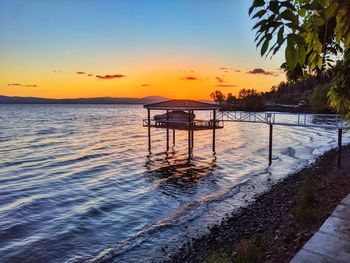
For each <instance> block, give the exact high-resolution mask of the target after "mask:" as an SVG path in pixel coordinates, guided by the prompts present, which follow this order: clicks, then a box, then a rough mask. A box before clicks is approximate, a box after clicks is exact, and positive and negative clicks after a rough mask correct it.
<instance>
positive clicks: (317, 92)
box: [309, 83, 332, 113]
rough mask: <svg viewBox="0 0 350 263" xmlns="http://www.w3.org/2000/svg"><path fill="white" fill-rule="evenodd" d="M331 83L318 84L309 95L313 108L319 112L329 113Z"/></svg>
mask: <svg viewBox="0 0 350 263" xmlns="http://www.w3.org/2000/svg"><path fill="white" fill-rule="evenodd" d="M331 85H332V84H331V83H325V84H320V85H317V86H316V87H315V88H314V89H313V90H312V93H311V95H310V97H309V101H310V104H311V107H312V110H313V111H314V112H317V113H328V112H329V107H328V92H329V90H330V88H331Z"/></svg>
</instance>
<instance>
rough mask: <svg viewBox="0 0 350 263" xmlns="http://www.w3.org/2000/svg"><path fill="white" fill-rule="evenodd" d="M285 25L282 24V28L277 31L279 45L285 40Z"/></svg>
mask: <svg viewBox="0 0 350 263" xmlns="http://www.w3.org/2000/svg"><path fill="white" fill-rule="evenodd" d="M283 33H284V27H283V26H282V27H281V28H280V30H278V33H277V43H278V45H280V46H281V45H282V43H283V42H284V34H283Z"/></svg>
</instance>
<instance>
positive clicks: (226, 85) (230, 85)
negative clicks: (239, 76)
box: [215, 84, 237, 88]
mask: <svg viewBox="0 0 350 263" xmlns="http://www.w3.org/2000/svg"><path fill="white" fill-rule="evenodd" d="M215 87H221V88H232V87H237V85H235V84H218V85H215Z"/></svg>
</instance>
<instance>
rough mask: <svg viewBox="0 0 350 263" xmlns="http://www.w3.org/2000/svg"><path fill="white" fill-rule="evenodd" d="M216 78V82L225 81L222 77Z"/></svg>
mask: <svg viewBox="0 0 350 263" xmlns="http://www.w3.org/2000/svg"><path fill="white" fill-rule="evenodd" d="M216 80H217V81H218V82H225V80H224V78H221V77H216Z"/></svg>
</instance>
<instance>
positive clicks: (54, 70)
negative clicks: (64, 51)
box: [52, 69, 62, 73]
mask: <svg viewBox="0 0 350 263" xmlns="http://www.w3.org/2000/svg"><path fill="white" fill-rule="evenodd" d="M52 72H53V73H62V70H60V69H53V70H52Z"/></svg>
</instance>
